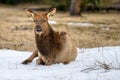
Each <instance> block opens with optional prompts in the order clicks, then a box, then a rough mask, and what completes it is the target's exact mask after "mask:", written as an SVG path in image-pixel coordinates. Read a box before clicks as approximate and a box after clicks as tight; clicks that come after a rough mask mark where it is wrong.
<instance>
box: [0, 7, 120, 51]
mask: <svg viewBox="0 0 120 80" xmlns="http://www.w3.org/2000/svg"><path fill="white" fill-rule="evenodd" d="M24 7H25V6H24ZM50 20H52V21H56V22H57V23H58V24H51V26H52V27H53V28H54V29H56V30H60V31H61V30H63V31H67V32H68V33H69V34H71V35H73V36H74V38H75V39H76V41H77V45H78V47H79V48H81V47H82V48H92V47H99V46H118V45H120V14H119V13H116V12H113V13H98V14H97V13H83V14H82V16H81V17H80V16H75V17H73V16H69V14H68V13H67V12H65V13H62V12H58V13H57V14H56V15H55V16H54V17H52V18H50ZM70 22H74V23H79V22H81V23H92V24H94V25H93V26H79V25H67V23H70ZM33 25H34V23H33V22H31V19H30V18H28V17H27V16H26V14H25V12H24V9H23V7H20V6H17V7H11V6H0V48H1V49H3V48H7V49H14V50H23V51H24V50H25V51H32V50H33V49H34V46H33V45H34V32H33V30H32V28H33Z"/></svg>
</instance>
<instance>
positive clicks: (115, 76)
mask: <svg viewBox="0 0 120 80" xmlns="http://www.w3.org/2000/svg"><path fill="white" fill-rule="evenodd" d="M78 53H79V54H78V56H77V59H76V60H75V61H72V62H71V63H69V64H67V65H64V64H62V63H60V64H53V65H51V66H44V65H36V63H35V59H34V60H33V62H32V63H30V64H28V65H23V64H21V62H22V61H23V60H25V59H26V58H28V57H29V56H30V55H31V54H32V52H25V51H14V50H7V49H1V50H0V79H1V80H119V79H120V46H115V47H98V48H92V49H78ZM97 61H99V62H102V63H106V64H108V65H109V66H111V69H109V70H105V69H104V68H102V67H100V64H97Z"/></svg>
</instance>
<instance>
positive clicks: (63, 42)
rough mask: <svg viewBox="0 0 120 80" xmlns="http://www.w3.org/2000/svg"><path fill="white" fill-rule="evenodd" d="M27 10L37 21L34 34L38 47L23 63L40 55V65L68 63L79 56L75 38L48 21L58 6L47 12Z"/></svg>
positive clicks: (38, 62)
mask: <svg viewBox="0 0 120 80" xmlns="http://www.w3.org/2000/svg"><path fill="white" fill-rule="evenodd" d="M25 12H26V13H27V15H28V16H29V17H32V18H33V21H34V23H35V26H34V34H35V44H36V49H35V50H34V51H33V53H32V55H31V56H30V57H29V58H27V59H26V60H25V61H23V62H22V64H28V63H30V62H32V60H33V59H34V58H35V57H38V59H37V60H36V64H38V65H39V64H42V65H51V64H56V63H64V64H67V63H69V62H70V61H74V60H75V58H76V56H77V48H76V43H75V40H74V39H73V38H72V37H71V36H70V35H69V34H67V33H66V32H58V31H55V30H53V28H52V27H51V26H50V24H49V23H48V18H49V17H50V16H53V15H54V14H55V12H56V8H53V9H52V10H50V11H49V12H47V13H45V12H40V11H38V12H35V11H32V10H29V9H26V10H25Z"/></svg>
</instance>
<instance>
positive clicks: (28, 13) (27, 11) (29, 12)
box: [25, 9, 35, 18]
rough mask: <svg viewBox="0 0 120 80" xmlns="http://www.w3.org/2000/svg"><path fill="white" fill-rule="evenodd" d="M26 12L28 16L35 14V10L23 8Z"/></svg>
mask: <svg viewBox="0 0 120 80" xmlns="http://www.w3.org/2000/svg"><path fill="white" fill-rule="evenodd" d="M25 12H26V14H27V15H28V17H32V18H33V17H34V16H35V12H33V11H32V10H30V9H25Z"/></svg>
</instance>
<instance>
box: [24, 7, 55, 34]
mask: <svg viewBox="0 0 120 80" xmlns="http://www.w3.org/2000/svg"><path fill="white" fill-rule="evenodd" d="M25 12H26V13H27V15H28V17H31V18H32V19H33V21H34V23H35V26H34V32H35V34H37V35H39V36H41V35H42V34H43V35H47V34H48V33H49V29H50V25H49V24H48V18H49V17H50V16H53V15H54V14H55V12H56V8H53V9H51V10H50V11H48V12H40V11H37V12H36V11H32V10H29V9H26V10H25Z"/></svg>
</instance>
